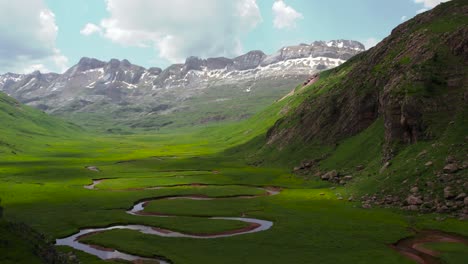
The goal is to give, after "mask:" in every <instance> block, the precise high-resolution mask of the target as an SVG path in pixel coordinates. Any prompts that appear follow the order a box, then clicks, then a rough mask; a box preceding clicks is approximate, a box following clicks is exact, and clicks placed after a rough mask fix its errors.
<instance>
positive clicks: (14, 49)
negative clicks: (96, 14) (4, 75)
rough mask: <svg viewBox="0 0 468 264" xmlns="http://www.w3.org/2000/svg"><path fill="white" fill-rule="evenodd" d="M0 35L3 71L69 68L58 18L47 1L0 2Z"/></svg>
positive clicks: (20, 0) (0, 62) (16, 0)
mask: <svg viewBox="0 0 468 264" xmlns="http://www.w3.org/2000/svg"><path fill="white" fill-rule="evenodd" d="M0 32H2V34H0V72H6V71H12V72H29V71H31V69H41V70H43V71H49V69H51V70H60V71H62V70H63V69H64V68H66V64H67V61H68V60H67V58H66V57H65V56H64V55H63V54H61V52H60V50H59V49H57V47H56V38H57V33H58V27H57V25H56V23H55V15H54V13H53V12H52V11H51V10H50V9H48V8H47V6H46V4H45V2H44V1H43V0H15V1H0Z"/></svg>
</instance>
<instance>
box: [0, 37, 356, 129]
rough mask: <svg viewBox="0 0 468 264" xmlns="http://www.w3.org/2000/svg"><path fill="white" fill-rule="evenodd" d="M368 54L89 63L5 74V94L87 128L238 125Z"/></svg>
mask: <svg viewBox="0 0 468 264" xmlns="http://www.w3.org/2000/svg"><path fill="white" fill-rule="evenodd" d="M364 50H365V47H364V45H362V44H361V43H359V42H356V41H350V40H332V41H328V42H325V41H316V42H313V43H311V44H300V45H297V46H288V47H284V48H282V49H280V50H279V51H278V52H276V53H274V54H271V55H266V54H265V53H263V52H262V51H250V52H248V53H246V54H244V55H241V56H239V57H236V58H234V59H228V58H224V57H219V58H208V59H200V58H198V57H189V58H187V60H186V61H185V63H184V64H173V65H171V66H169V67H167V68H166V69H164V70H162V69H161V68H156V67H154V68H149V69H145V68H144V67H141V66H138V65H134V64H131V63H130V62H129V61H128V60H122V61H120V60H117V59H111V60H110V61H108V62H103V61H100V60H97V59H93V58H86V57H84V58H82V59H81V60H80V61H79V62H78V64H76V65H74V66H73V67H71V68H70V69H69V70H67V71H66V72H65V73H63V74H56V73H45V74H44V73H41V72H38V71H36V72H33V73H31V74H15V73H6V74H3V75H0V91H3V92H5V93H7V94H8V95H10V96H12V97H14V98H16V99H17V100H19V101H20V102H21V103H25V104H27V105H30V106H33V107H35V108H38V109H41V110H43V111H45V112H47V113H51V114H55V115H60V116H64V117H67V118H70V119H72V120H73V121H75V122H77V123H81V124H85V125H89V123H87V122H89V120H90V117H107V118H111V119H112V120H114V121H115V120H117V121H118V122H120V123H121V124H125V125H126V126H132V127H147V128H154V127H162V126H167V125H184V124H190V125H193V124H203V123H208V122H212V121H224V120H239V119H243V118H246V117H248V116H250V115H252V114H253V113H255V112H256V111H257V110H258V109H261V108H262V107H265V106H267V105H269V104H271V103H272V102H274V101H275V100H276V99H278V98H280V97H281V96H282V95H284V94H285V93H286V92H288V91H289V90H290V89H291V87H293V86H295V85H297V84H298V83H300V82H302V81H303V80H305V79H306V78H307V77H308V76H310V75H312V74H314V73H316V72H319V71H322V70H326V69H330V68H334V67H337V66H339V65H341V64H342V63H344V62H345V61H346V60H348V59H350V58H351V57H353V56H354V55H356V54H358V53H360V52H363V51H364ZM241 100H242V103H240V102H239V101H241ZM249 101H251V102H249ZM222 108H234V109H235V110H236V111H229V112H235V113H236V115H235V116H232V115H231V114H228V113H223V111H217V110H216V109H222ZM194 111H195V112H197V111H202V112H200V113H199V114H198V115H196V116H198V117H199V118H198V119H196V120H182V119H183V118H181V117H184V116H185V113H187V112H190V113H193V112H194ZM91 119H92V118H91ZM136 120H139V121H136ZM80 121H81V122H80ZM113 124H115V123H113Z"/></svg>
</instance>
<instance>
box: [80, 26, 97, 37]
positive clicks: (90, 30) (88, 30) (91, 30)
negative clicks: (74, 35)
mask: <svg viewBox="0 0 468 264" xmlns="http://www.w3.org/2000/svg"><path fill="white" fill-rule="evenodd" d="M95 33H102V28H101V27H99V26H98V25H96V24H93V23H87V24H86V25H85V26H84V27H83V28H82V29H81V30H80V34H81V35H85V36H89V35H92V34H95Z"/></svg>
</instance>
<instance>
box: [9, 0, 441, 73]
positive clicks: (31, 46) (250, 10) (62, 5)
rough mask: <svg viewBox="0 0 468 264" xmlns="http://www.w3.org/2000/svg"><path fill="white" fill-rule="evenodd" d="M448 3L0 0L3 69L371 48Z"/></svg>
mask: <svg viewBox="0 0 468 264" xmlns="http://www.w3.org/2000/svg"><path fill="white" fill-rule="evenodd" d="M444 1H447V0H442V1H440V0H392V1H388V0H353V1H349V0H327V1H323V0H197V1H192V0H171V1H167V0H81V1H72V0H16V1H14V2H12V1H9V0H0V17H2V18H1V19H2V21H0V22H3V23H1V24H3V27H2V26H0V28H1V30H2V32H4V33H7V31H8V32H13V33H8V34H2V35H3V36H1V37H0V43H2V42H3V43H6V44H3V45H2V44H0V55H1V56H2V57H3V58H1V57H0V72H6V71H15V72H28V71H32V70H36V69H38V70H42V71H56V72H61V71H63V70H65V69H66V68H68V67H70V66H72V65H74V64H75V63H76V62H77V61H78V60H79V59H80V58H81V57H83V56H86V57H94V58H98V59H101V60H106V61H107V60H109V59H111V58H118V59H128V60H130V61H131V62H132V63H134V64H138V65H141V66H144V67H152V66H158V67H162V68H164V67H166V66H168V65H169V64H171V63H176V62H183V61H184V59H185V58H186V57H187V56H191V55H193V56H200V57H214V56H227V57H233V56H236V55H239V54H242V53H243V52H247V51H249V50H254V49H260V50H263V51H264V52H266V53H272V52H275V51H276V50H278V49H279V48H281V47H282V46H285V45H294V44H299V43H310V42H312V41H315V40H331V39H352V40H358V41H361V42H363V43H364V44H366V45H367V46H368V47H369V46H372V45H373V44H375V43H376V42H377V41H380V40H381V39H383V38H384V37H386V36H387V35H388V34H390V31H391V30H392V29H393V28H394V27H395V26H397V25H398V24H400V23H402V22H403V21H405V20H407V19H410V18H412V17H413V16H415V15H416V14H417V13H419V12H421V11H424V10H428V9H430V8H432V7H434V6H435V5H437V4H438V3H440V2H444ZM1 10H3V11H1ZM25 18H26V19H25ZM20 19H21V20H20ZM16 20H18V21H16ZM5 22H9V23H10V24H14V25H15V27H16V29H15V30H14V31H11V28H8V27H7V24H8V23H5ZM23 27H24V30H23Z"/></svg>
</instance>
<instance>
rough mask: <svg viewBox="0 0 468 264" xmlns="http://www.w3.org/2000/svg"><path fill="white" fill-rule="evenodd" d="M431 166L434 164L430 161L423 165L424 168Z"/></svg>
mask: <svg viewBox="0 0 468 264" xmlns="http://www.w3.org/2000/svg"><path fill="white" fill-rule="evenodd" d="M432 165H434V162H432V161H428V162H426V164H424V166H426V167H430V166H432Z"/></svg>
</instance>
